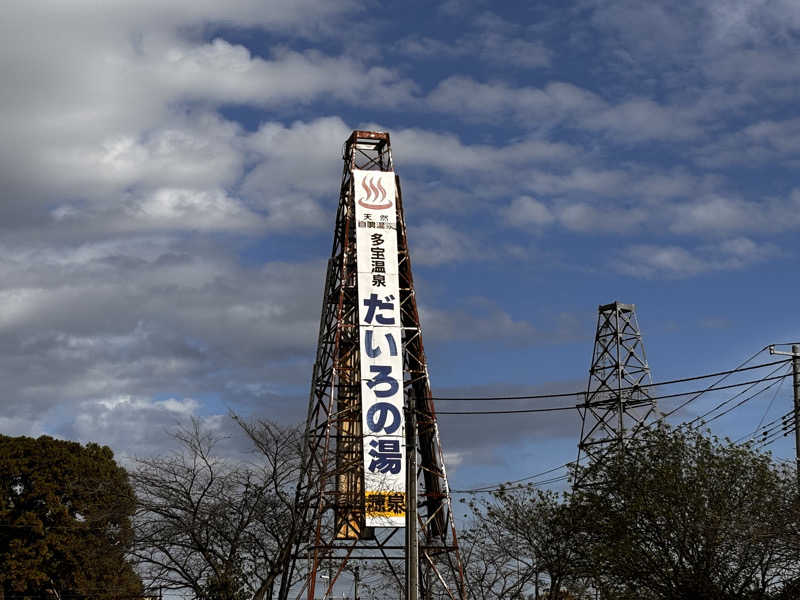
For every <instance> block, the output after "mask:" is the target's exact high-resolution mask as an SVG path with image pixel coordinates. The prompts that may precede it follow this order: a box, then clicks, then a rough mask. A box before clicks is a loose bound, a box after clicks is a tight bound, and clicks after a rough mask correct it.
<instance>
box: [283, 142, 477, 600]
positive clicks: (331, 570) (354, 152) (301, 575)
mask: <svg viewBox="0 0 800 600" xmlns="http://www.w3.org/2000/svg"><path fill="white" fill-rule="evenodd" d="M343 158H344V170H343V174H342V183H341V188H340V199H339V207H338V211H337V215H336V226H335V231H334V240H333V249H332V252H331V258H330V259H329V261H328V269H327V276H326V280H325V291H324V297H323V305H322V315H321V319H320V329H319V342H318V345H317V355H316V361H315V363H314V370H313V377H312V383H311V394H310V399H309V407H308V418H307V422H306V436H305V448H304V457H303V460H304V472H303V475H302V478H301V481H300V483H299V485H298V489H297V503H296V505H297V507H298V508H297V513H298V514H297V515H296V519H295V525H294V527H295V529H296V530H297V541H296V545H295V547H294V549H293V552H292V554H291V556H287V561H286V569H285V572H284V577H283V581H282V582H281V591H280V597H281V598H282V599H286V598H290V597H291V598H301V597H303V596H304V595H305V597H306V598H308V600H313V599H314V598H315V597H320V596H322V594H321V593H320V594H319V596H315V593H316V590H317V588H320V587H322V588H324V589H320V590H319V592H327V595H330V594H331V593H332V590H333V587H334V583H335V581H336V579H337V578H338V577H339V576H340V575H341V574H342V573H343V572H344V571H345V570H350V569H352V568H353V567H354V566H355V565H354V561H367V565H364V564H363V562H362V564H361V566H362V567H364V566H372V567H373V568H378V569H379V570H380V571H381V572H382V573H384V574H385V575H386V576H388V577H389V579H390V581H394V583H395V584H396V586H397V589H396V590H395V589H392V590H391V591H387V594H386V597H387V598H399V597H403V596H401V594H403V593H405V592H404V591H403V590H405V560H406V556H407V555H408V553H409V548H408V547H407V541H406V538H407V535H406V532H407V531H408V528H407V527H406V528H401V527H400V528H399V527H394V528H388V527H380V528H379V527H374V528H373V527H366V525H365V510H364V463H363V456H362V453H363V437H362V416H361V379H360V357H359V354H360V350H359V331H358V327H359V325H358V315H359V313H358V305H357V302H358V277H357V271H356V247H355V244H356V231H355V227H356V224H355V218H354V214H355V208H354V196H355V190H354V176H353V170H354V169H359V170H374V171H393V164H392V156H391V148H390V143H389V134H388V133H383V132H367V131H354V132H353V133H352V135H351V136H350V137H349V139H348V140H347V141H346V142H345V145H344V156H343ZM395 181H396V184H397V203H396V204H397V228H396V234H397V249H398V270H399V279H400V299H399V300H400V316H401V324H402V356H403V365H404V378H403V388H404V390H403V391H404V403H405V407H406V416H407V418H406V423H409V422H413V420H412V419H409V418H408V417H409V416H411V417H416V418H415V420H416V423H417V427H416V431H415V432H409V433H415V435H410V436H408V439H409V440H414V442H413V443H414V446H415V447H416V453H417V460H416V463H417V465H418V468H417V470H416V477H417V489H418V495H417V506H418V507H419V510H418V519H417V523H414V524H413V525H414V526H415V527H416V530H417V536H418V540H419V545H418V549H419V550H418V556H419V581H420V597H421V598H454V599H455V598H464V597H465V595H464V594H465V591H464V583H463V569H462V565H461V561H460V557H459V553H458V545H457V539H456V531H455V526H454V523H453V518H452V510H451V502H450V494H449V488H448V484H447V476H446V473H445V467H444V461H443V453H442V448H441V444H440V442H439V432H438V426H437V421H436V414H435V412H434V406H433V401H432V399H431V390H430V382H429V378H428V370H427V364H426V361H425V351H424V348H423V344H422V333H421V329H420V321H419V313H418V311H417V303H416V297H415V292H414V282H413V278H412V275H411V262H410V260H409V253H408V243H407V239H406V227H405V220H404V217H403V206H402V195H401V193H400V182H399V179H397V178H395ZM412 408H413V410H415V411H416V412H415V414H414V415H410V414H409V412H408V411H409V410H411V409H412ZM409 462H410V463H411V461H409ZM412 464H413V463H412ZM412 501H413V500H412V499H411V498H409V499H408V502H412ZM304 524H305V527H304V526H303V525H304ZM407 526H408V523H407ZM412 539H413V538H412ZM356 564H358V563H356ZM363 571H364V570H363V569H362V573H363ZM323 574H325V575H326V576H327V578H321V577H320V576H321V575H323ZM327 595H326V596H325V597H327ZM405 597H409V596H405Z"/></svg>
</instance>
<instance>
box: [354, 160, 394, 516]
mask: <svg viewBox="0 0 800 600" xmlns="http://www.w3.org/2000/svg"><path fill="white" fill-rule="evenodd" d="M353 184H354V186H355V209H356V213H355V217H356V264H357V268H358V307H359V310H358V323H359V336H360V340H361V347H360V349H361V418H362V426H363V433H364V507H365V510H366V524H367V526H368V527H404V526H405V515H406V465H405V462H406V460H405V445H406V444H405V423H404V417H403V356H402V338H401V336H402V330H401V327H400V289H399V288H400V281H399V276H398V271H397V187H396V186H395V179H394V172H392V171H359V170H354V171H353Z"/></svg>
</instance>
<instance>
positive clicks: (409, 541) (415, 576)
mask: <svg viewBox="0 0 800 600" xmlns="http://www.w3.org/2000/svg"><path fill="white" fill-rule="evenodd" d="M412 403H413V399H409V405H410V406H409V409H408V425H407V426H408V430H407V432H406V444H407V445H406V456H407V457H408V460H407V462H406V480H407V482H408V484H407V486H406V488H407V494H408V495H407V497H406V600H418V597H419V571H418V570H419V557H418V554H417V553H418V551H419V542H418V540H417V412H416V407H415V406H413V404H412Z"/></svg>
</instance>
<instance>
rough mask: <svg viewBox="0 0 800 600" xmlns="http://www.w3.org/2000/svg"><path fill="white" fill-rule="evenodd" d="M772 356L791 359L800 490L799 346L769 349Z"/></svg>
mask: <svg viewBox="0 0 800 600" xmlns="http://www.w3.org/2000/svg"><path fill="white" fill-rule="evenodd" d="M769 353H770V354H772V355H775V354H780V355H783V356H791V357H792V379H793V382H794V386H793V387H794V456H795V468H796V471H797V487H798V488H800V427H798V425H800V346H799V345H797V344H794V345H792V351H791V352H780V351H778V350H775V346H770V347H769Z"/></svg>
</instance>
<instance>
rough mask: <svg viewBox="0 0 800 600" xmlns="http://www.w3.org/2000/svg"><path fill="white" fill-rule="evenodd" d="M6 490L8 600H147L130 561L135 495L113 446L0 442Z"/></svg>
mask: <svg viewBox="0 0 800 600" xmlns="http://www.w3.org/2000/svg"><path fill="white" fill-rule="evenodd" d="M0 489H1V490H2V491H1V492H0V591H1V592H2V593H3V594H4V595H5V597H6V600H8V599H10V598H28V597H30V598H37V597H49V598H56V599H64V600H66V599H82V598H92V599H99V600H106V599H108V600H113V599H121V598H134V597H137V598H138V597H141V593H142V586H141V581H140V580H139V577H138V576H137V575H136V573H135V572H134V570H133V568H132V567H131V565H130V564H129V563H128V562H127V560H126V559H127V552H128V550H129V548H130V545H131V543H132V539H133V531H132V527H131V521H130V519H131V516H132V515H133V513H134V510H135V506H136V502H135V497H134V494H133V489H132V488H131V486H130V485H129V483H128V478H127V474H126V472H125V470H124V469H122V468H121V467H120V466H118V465H117V464H116V462H115V461H114V455H113V453H112V451H111V450H110V449H109V448H108V447H106V446H99V445H97V444H87V445H86V446H82V445H81V444H78V443H76V442H68V441H63V440H56V439H53V438H51V437H47V436H42V437H40V438H38V439H33V438H29V437H7V436H0Z"/></svg>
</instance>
